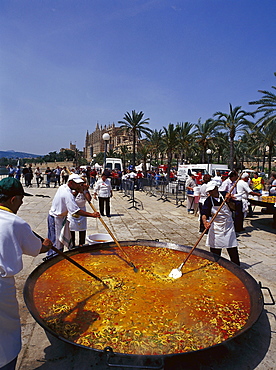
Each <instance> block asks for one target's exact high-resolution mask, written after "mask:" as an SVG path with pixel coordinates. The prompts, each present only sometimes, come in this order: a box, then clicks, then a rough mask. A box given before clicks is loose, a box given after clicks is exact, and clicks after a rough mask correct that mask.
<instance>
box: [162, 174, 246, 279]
mask: <svg viewBox="0 0 276 370" xmlns="http://www.w3.org/2000/svg"><path fill="white" fill-rule="evenodd" d="M241 176H242V172H241V173H240V175H239V177H238V179H237V180H236V181H235V183H234V184H233V186H232V187H231V189H230V190H229V193H230V194H231V193H232V191H233V190H234V188H235V187H236V185H237V183H238V181H239V180H240V178H241ZM226 201H227V198H225V199H224V200H223V202H222V203H221V205H220V206H219V208H218V210H217V211H216V213H215V214H214V216H213V217H212V218H211V221H210V222H209V227H210V225H211V224H212V223H213V221H214V219H215V218H216V217H217V215H218V213H219V212H220V210H221V208H222V207H223V206H224V204H225V203H226ZM209 227H208V228H205V230H204V231H203V232H202V234H201V235H200V237H199V238H198V240H197V241H196V243H195V245H194V246H193V248H192V249H191V250H190V252H189V253H188V255H187V257H186V258H185V260H184V261H183V262H182V263H181V265H180V266H179V267H178V268H176V269H172V271H171V272H170V274H169V277H171V278H173V279H178V278H180V277H181V276H182V271H181V270H182V268H183V266H184V265H185V263H186V262H187V261H188V259H189V258H190V256H191V254H192V253H193V251H194V250H195V249H196V247H197V246H198V244H199V242H200V241H201V239H202V238H203V235H204V234H205V233H206V231H207V230H208V229H209Z"/></svg>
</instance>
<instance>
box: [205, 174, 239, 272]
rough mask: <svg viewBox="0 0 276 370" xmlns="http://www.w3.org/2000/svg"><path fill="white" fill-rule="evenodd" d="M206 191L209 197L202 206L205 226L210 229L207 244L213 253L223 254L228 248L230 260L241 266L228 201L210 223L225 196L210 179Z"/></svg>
mask: <svg viewBox="0 0 276 370" xmlns="http://www.w3.org/2000/svg"><path fill="white" fill-rule="evenodd" d="M206 192H208V193H209V197H208V198H207V199H206V201H205V202H204V205H203V207H202V221H203V224H204V227H205V228H208V229H209V233H208V235H207V240H206V246H207V247H209V248H210V251H211V252H212V253H215V254H217V255H218V256H220V255H221V251H222V248H227V252H228V254H229V257H230V260H231V261H232V262H234V263H236V264H237V265H238V266H239V265H240V260H239V253H238V248H237V246H238V242H237V238H236V233H235V228H234V222H233V218H232V212H231V211H230V208H229V206H228V205H227V203H225V204H224V205H223V206H222V208H221V210H220V211H219V213H218V214H217V216H216V217H215V219H214V221H213V222H212V224H211V225H210V222H209V220H210V219H211V218H212V217H213V215H214V214H215V213H216V212H217V210H218V208H219V206H220V205H221V203H222V202H223V200H224V198H223V196H222V195H221V194H220V193H219V191H218V184H217V182H215V181H210V182H209V183H208V184H207V186H206Z"/></svg>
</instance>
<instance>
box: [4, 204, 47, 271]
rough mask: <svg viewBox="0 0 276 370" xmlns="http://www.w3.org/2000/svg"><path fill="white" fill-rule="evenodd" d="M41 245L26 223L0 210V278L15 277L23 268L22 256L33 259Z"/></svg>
mask: <svg viewBox="0 0 276 370" xmlns="http://www.w3.org/2000/svg"><path fill="white" fill-rule="evenodd" d="M41 245H42V244H41V240H40V239H39V238H38V237H36V236H35V235H34V234H33V232H32V230H31V228H30V226H29V224H27V222H25V221H24V220H23V219H22V218H21V217H19V216H17V215H15V214H14V213H11V212H8V211H4V210H2V209H0V277H10V276H14V275H16V274H17V273H18V272H19V271H21V270H22V268H23V262H22V254H27V255H29V256H33V257H35V256H37V255H38V254H39V252H40V249H41Z"/></svg>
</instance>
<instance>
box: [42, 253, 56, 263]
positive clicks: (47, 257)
mask: <svg viewBox="0 0 276 370" xmlns="http://www.w3.org/2000/svg"><path fill="white" fill-rule="evenodd" d="M53 257H55V255H54V254H53V255H52V256H46V257H44V258H42V261H44V262H45V261H48V260H50V259H51V258H53Z"/></svg>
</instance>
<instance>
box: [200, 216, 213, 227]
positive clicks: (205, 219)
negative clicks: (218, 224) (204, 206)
mask: <svg viewBox="0 0 276 370" xmlns="http://www.w3.org/2000/svg"><path fill="white" fill-rule="evenodd" d="M202 222H203V225H204V227H205V229H209V228H210V226H211V223H210V222H208V221H207V218H206V216H205V215H203V216H202Z"/></svg>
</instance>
